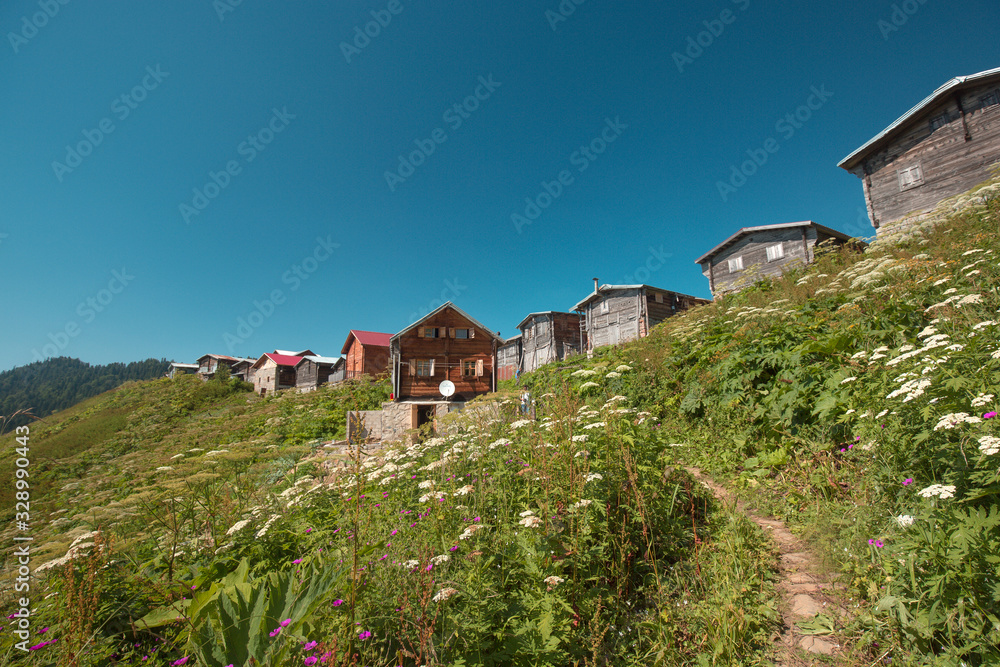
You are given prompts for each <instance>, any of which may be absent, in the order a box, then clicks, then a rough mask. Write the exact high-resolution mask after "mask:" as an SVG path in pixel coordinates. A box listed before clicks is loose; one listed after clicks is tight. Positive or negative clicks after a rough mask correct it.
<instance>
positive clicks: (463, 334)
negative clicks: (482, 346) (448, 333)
mask: <svg viewBox="0 0 1000 667" xmlns="http://www.w3.org/2000/svg"><path fill="white" fill-rule="evenodd" d="M452 331H454V332H455V335H454V336H452V338H462V339H465V338H472V336H470V335H469V329H452Z"/></svg>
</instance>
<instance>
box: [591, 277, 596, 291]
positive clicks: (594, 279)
mask: <svg viewBox="0 0 1000 667" xmlns="http://www.w3.org/2000/svg"><path fill="white" fill-rule="evenodd" d="M591 280H593V281H594V294H597V278H592V279H591Z"/></svg>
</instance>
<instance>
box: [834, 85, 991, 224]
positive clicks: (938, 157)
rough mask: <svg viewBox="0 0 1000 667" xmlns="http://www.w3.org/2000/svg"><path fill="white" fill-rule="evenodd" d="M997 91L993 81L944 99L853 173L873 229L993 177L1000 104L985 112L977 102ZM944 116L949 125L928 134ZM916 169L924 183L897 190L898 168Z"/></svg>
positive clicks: (918, 117) (913, 121) (898, 180)
mask: <svg viewBox="0 0 1000 667" xmlns="http://www.w3.org/2000/svg"><path fill="white" fill-rule="evenodd" d="M998 88H1000V84H997V83H992V84H989V85H984V86H979V87H976V88H972V89H969V90H967V91H962V92H960V93H958V94H957V95H955V96H952V97H951V98H950V99H948V100H942V101H941V102H940V103H939V104H938V105H936V106H933V107H930V108H928V109H926V110H925V111H924V113H922V114H920V115H919V116H917V117H915V118H914V119H913V120H912V121H911V122H910V123H909V125H908V128H909V129H908V130H907V131H905V132H903V133H902V134H900V135H899V136H898V137H896V138H895V140H893V141H892V143H890V144H889V145H888V146H886V147H884V148H882V149H881V150H878V151H875V152H874V153H872V154H871V155H868V156H867V157H865V159H864V160H863V161H862V163H861V164H860V165H858V166H857V167H855V168H854V169H853V170H852V173H854V174H855V175H856V176H858V177H860V178H861V179H862V182H863V186H864V190H865V201H866V202H867V203H868V207H869V211H868V212H869V216H870V217H871V219H872V223H873V224H874V225H875V227H876V228H880V227H882V226H884V225H887V224H890V223H892V222H894V221H896V220H898V219H900V218H902V217H904V216H906V215H907V214H909V213H913V212H918V211H926V210H930V209H932V208H933V207H934V206H935V205H936V204H937V203H938V202H940V201H941V200H943V199H947V198H948V197H951V196H954V195H957V194H960V193H962V192H965V191H966V190H968V189H969V188H972V187H973V186H975V185H978V184H979V183H981V182H983V181H985V180H987V179H988V178H990V177H991V175H992V174H991V168H992V167H995V166H996V165H997V162H998V161H1000V104H998V105H993V106H990V107H986V108H983V106H982V103H981V101H980V99H981V98H982V97H983V96H985V95H988V94H990V93H993V92H996V91H997V90H998ZM960 105H961V106H960ZM945 114H947V119H948V122H947V123H946V124H944V125H943V126H941V127H938V128H936V129H933V130H932V129H931V121H932V120H933V119H940V118H941V117H942V116H943V115H945ZM915 165H919V167H920V171H921V175H922V177H923V183H922V184H920V185H911V186H909V187H906V188H905V189H904V188H901V186H900V178H899V170H900V169H907V168H910V167H912V166H915Z"/></svg>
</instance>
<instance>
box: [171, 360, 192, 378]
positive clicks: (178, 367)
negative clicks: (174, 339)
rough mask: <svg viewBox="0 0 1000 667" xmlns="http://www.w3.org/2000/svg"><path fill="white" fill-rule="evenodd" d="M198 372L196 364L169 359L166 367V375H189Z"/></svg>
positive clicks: (172, 376) (173, 376)
mask: <svg viewBox="0 0 1000 667" xmlns="http://www.w3.org/2000/svg"><path fill="white" fill-rule="evenodd" d="M197 372H198V364H181V363H177V362H176V361H171V362H170V366H168V367H167V376H168V377H170V378H175V377H177V376H178V375H191V374H194V373H197Z"/></svg>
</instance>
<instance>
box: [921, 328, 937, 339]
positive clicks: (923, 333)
mask: <svg viewBox="0 0 1000 667" xmlns="http://www.w3.org/2000/svg"><path fill="white" fill-rule="evenodd" d="M936 333H937V329H935V328H934V327H933V326H926V327H924V328H923V329H922V330H921V331H920V333H918V334H917V338H926V337H927V336H933V335H934V334H936Z"/></svg>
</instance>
